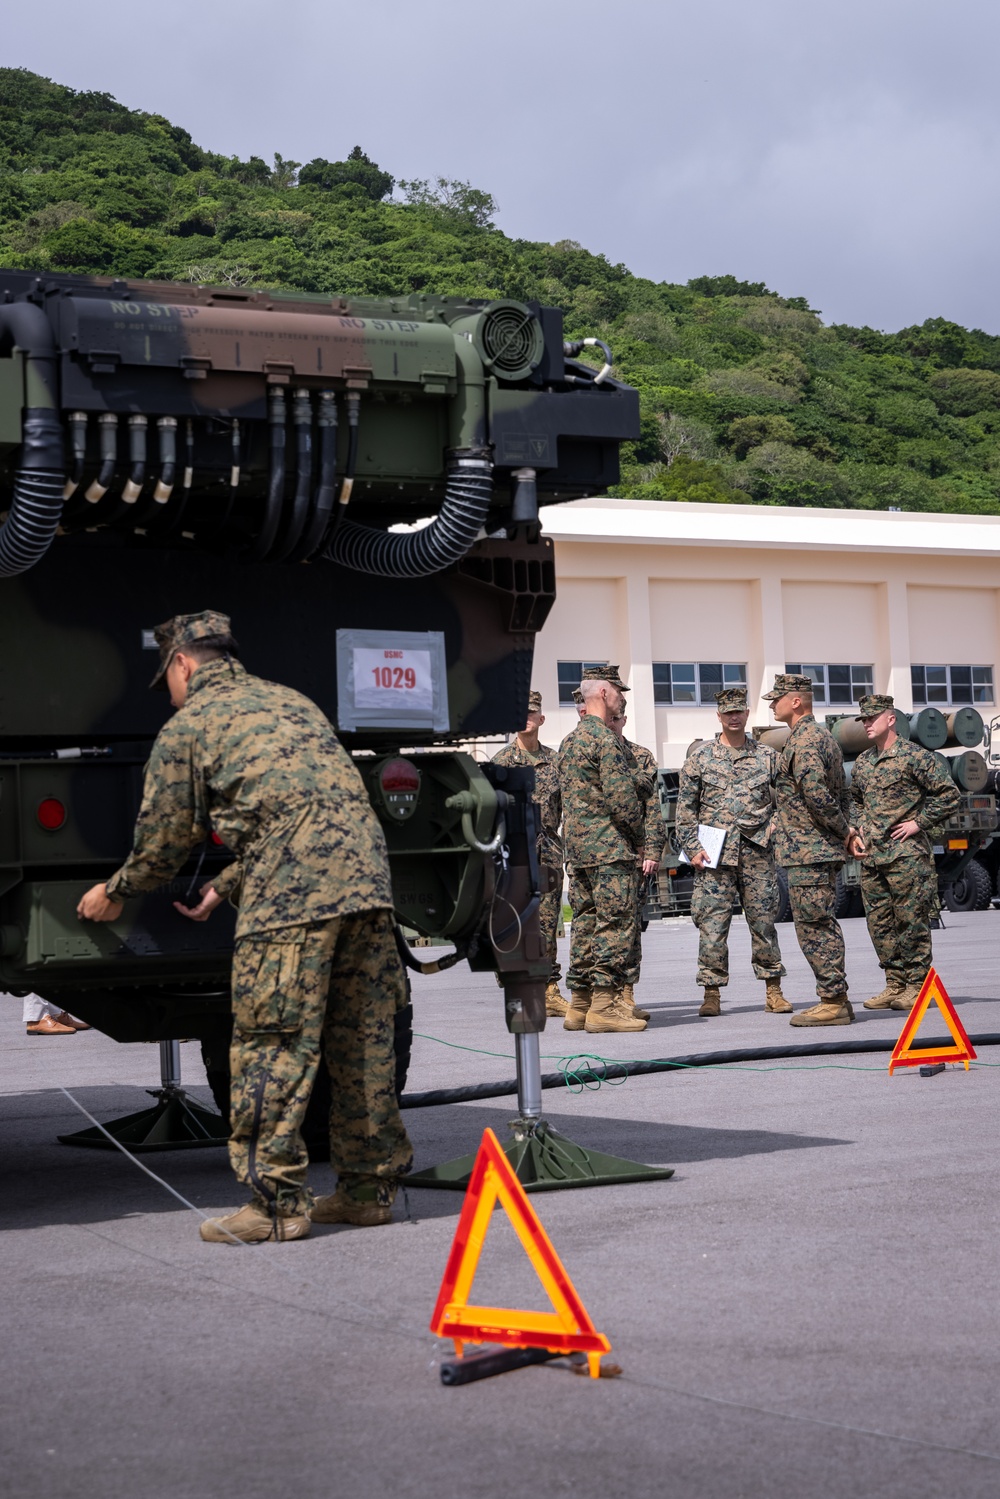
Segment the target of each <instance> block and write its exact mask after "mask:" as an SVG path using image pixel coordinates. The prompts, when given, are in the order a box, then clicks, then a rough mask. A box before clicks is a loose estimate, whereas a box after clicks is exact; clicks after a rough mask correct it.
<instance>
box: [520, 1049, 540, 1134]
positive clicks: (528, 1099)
mask: <svg viewBox="0 0 1000 1499" xmlns="http://www.w3.org/2000/svg"><path fill="white" fill-rule="evenodd" d="M514 1059H515V1061H516V1062H517V1112H518V1114H519V1115H520V1117H521V1118H522V1119H540V1118H541V1117H542V1059H541V1057H540V1056H539V1052H538V1032H537V1031H535V1032H533V1033H532V1034H530V1035H525V1034H524V1033H523V1032H518V1033H517V1034H516V1035H515V1037H514Z"/></svg>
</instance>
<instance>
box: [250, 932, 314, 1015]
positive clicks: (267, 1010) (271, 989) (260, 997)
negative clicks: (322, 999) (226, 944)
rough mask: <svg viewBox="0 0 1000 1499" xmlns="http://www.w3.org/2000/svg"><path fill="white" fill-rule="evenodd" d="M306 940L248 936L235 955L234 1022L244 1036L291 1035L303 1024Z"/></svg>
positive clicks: (285, 935) (284, 936)
mask: <svg viewBox="0 0 1000 1499" xmlns="http://www.w3.org/2000/svg"><path fill="white" fill-rule="evenodd" d="M302 953H303V939H302V936H301V935H299V936H298V937H297V938H296V937H292V936H291V935H290V934H289V933H284V932H283V933H282V934H281V937H280V939H279V940H273V939H272V940H270V941H266V942H264V941H258V940H256V939H255V938H244V940H243V941H242V942H239V943H237V946H236V951H235V953H234V954H233V1023H234V1025H235V1027H236V1029H237V1030H238V1031H240V1032H241V1033H242V1034H243V1035H276V1036H280V1035H283V1036H289V1035H295V1034H297V1033H298V1032H299V1031H300V1030H301V1029H302V1025H303V993H302V975H301V967H302Z"/></svg>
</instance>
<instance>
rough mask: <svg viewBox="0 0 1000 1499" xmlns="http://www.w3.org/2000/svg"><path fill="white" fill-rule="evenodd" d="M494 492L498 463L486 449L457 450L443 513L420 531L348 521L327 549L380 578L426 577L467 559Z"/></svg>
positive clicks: (339, 560) (334, 557)
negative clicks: (386, 528) (495, 470)
mask: <svg viewBox="0 0 1000 1499" xmlns="http://www.w3.org/2000/svg"><path fill="white" fill-rule="evenodd" d="M492 496H493V465H492V463H491V462H490V460H489V459H488V458H487V457H486V455H485V454H483V453H472V452H464V453H453V454H452V455H451V457H450V459H449V463H448V477H447V481H446V484H445V496H444V503H443V504H442V506H441V510H440V513H439V514H438V515H437V516H436V518H435V519H434V520H433V521H431V523H430V525H429V526H425V527H424V528H423V529H422V530H420V531H411V532H406V533H399V532H390V531H376V530H373V529H372V528H371V527H369V526H356V525H354V524H352V523H350V522H344V523H343V524H341V525H339V526H338V527H337V528H336V530H335V531H334V532H333V535H332V537H331V539H330V542H329V545H328V546H327V548H326V550H325V551H324V553H323V556H324V557H326V558H327V559H328V560H329V561H331V562H337V563H339V564H340V566H341V567H349V568H351V569H352V570H353V571H354V572H360V573H369V574H370V575H372V576H374V577H376V578H426V577H428V576H430V574H431V573H439V572H443V570H444V569H445V568H446V567H450V566H451V564H452V563H453V562H457V561H458V560H459V558H461V557H464V556H465V554H466V552H467V551H468V550H469V548H470V547H471V546H472V543H473V542H474V541H475V539H476V537H477V536H478V535H479V532H480V531H481V530H482V528H483V523H484V522H485V520H486V516H487V513H488V511H489V508H490V500H491V499H492Z"/></svg>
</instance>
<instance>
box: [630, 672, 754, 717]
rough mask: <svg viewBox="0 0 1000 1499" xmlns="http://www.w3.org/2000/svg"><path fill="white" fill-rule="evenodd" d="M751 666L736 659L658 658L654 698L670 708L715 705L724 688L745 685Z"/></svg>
mask: <svg viewBox="0 0 1000 1499" xmlns="http://www.w3.org/2000/svg"><path fill="white" fill-rule="evenodd" d="M746 685H747V669H746V666H741V665H739V664H737V663H736V662H733V661H654V662H653V701H654V703H659V704H661V705H666V706H667V707H674V708H677V707H683V706H685V705H690V706H698V705H699V704H702V703H704V704H706V705H710V706H711V707H713V708H714V707H715V694H716V693H717V692H721V691H722V689H723V687H745V686H746Z"/></svg>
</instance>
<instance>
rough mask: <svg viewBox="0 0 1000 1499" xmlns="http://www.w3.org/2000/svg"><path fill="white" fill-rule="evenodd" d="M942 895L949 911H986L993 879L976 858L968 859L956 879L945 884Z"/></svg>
mask: <svg viewBox="0 0 1000 1499" xmlns="http://www.w3.org/2000/svg"><path fill="white" fill-rule="evenodd" d="M942 896H943V899H944V903H945V905H946V906H947V907H948V910H949V911H988V910H989V908H990V906H991V904H992V902H993V881H992V880H991V879H990V877H989V875H988V873H987V872H986V870H985V869H984V868H983V866H982V865H981V864H980V863H979V861H978V859H970V861H969V863H968V864H966V866H965V868H964V869H963V870H962V873H961V874H960V875H959V876H958V879H957V880H952V882H951V884H950V885H945V887H944V890H943V891H942Z"/></svg>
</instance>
